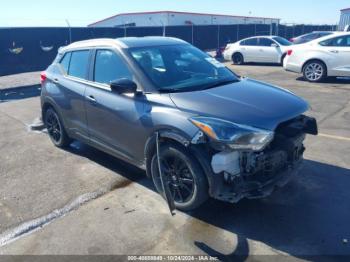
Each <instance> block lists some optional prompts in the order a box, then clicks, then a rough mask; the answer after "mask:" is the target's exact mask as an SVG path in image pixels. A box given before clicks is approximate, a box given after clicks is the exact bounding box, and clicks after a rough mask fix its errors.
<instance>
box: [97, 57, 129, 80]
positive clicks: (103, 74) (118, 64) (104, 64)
mask: <svg viewBox="0 0 350 262" xmlns="http://www.w3.org/2000/svg"><path fill="white" fill-rule="evenodd" d="M121 78H127V79H130V80H132V74H131V73H130V71H129V68H128V66H127V65H126V64H125V62H124V60H122V58H121V57H120V56H119V55H118V54H116V53H115V52H114V51H111V50H97V52H96V60H95V73H94V80H95V82H98V83H103V84H110V83H111V82H112V81H114V80H117V79H121Z"/></svg>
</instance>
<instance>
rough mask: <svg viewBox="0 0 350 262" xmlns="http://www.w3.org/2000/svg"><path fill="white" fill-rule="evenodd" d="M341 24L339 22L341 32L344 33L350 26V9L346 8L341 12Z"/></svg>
mask: <svg viewBox="0 0 350 262" xmlns="http://www.w3.org/2000/svg"><path fill="white" fill-rule="evenodd" d="M340 12H341V15H340V22H339V28H338V30H339V31H343V30H344V29H345V28H346V26H347V25H350V8H345V9H343V10H340Z"/></svg>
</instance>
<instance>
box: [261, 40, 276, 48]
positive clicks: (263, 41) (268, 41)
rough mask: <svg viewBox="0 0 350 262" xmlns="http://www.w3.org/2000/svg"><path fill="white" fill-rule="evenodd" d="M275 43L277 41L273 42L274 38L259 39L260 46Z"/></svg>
mask: <svg viewBox="0 0 350 262" xmlns="http://www.w3.org/2000/svg"><path fill="white" fill-rule="evenodd" d="M274 43H275V42H273V41H272V40H270V39H268V38H260V39H259V46H271V45H272V44H274Z"/></svg>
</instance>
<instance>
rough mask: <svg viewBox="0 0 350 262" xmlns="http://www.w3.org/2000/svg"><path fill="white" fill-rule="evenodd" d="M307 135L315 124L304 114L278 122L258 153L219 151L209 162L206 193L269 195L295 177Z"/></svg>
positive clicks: (231, 197)
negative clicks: (207, 190) (273, 133)
mask: <svg viewBox="0 0 350 262" xmlns="http://www.w3.org/2000/svg"><path fill="white" fill-rule="evenodd" d="M306 134H317V123H316V121H315V120H314V119H312V118H308V117H305V116H301V117H298V118H296V119H293V120H291V121H288V122H285V123H282V124H280V126H279V127H278V128H277V129H276V132H275V137H274V140H273V141H272V142H271V143H270V144H269V146H268V147H267V148H265V149H264V150H263V151H261V152H253V151H251V152H247V151H246V152H243V151H241V152H240V151H233V150H230V149H228V148H226V149H222V150H219V149H218V146H217V145H214V146H213V145H211V148H214V153H213V151H211V152H212V153H211V154H209V158H207V160H209V161H210V171H211V175H210V179H209V194H210V195H211V197H213V198H215V199H219V200H223V201H226V202H231V203H237V202H238V201H240V200H241V199H243V198H248V199H257V198H264V197H266V196H268V195H270V194H271V193H272V192H273V191H274V190H275V189H276V188H278V187H283V186H285V185H286V184H287V183H288V182H289V181H290V180H291V179H292V178H293V177H295V176H296V175H297V174H298V173H299V171H300V169H301V167H302V163H303V154H304V151H305V147H304V144H303V142H304V140H305V137H306Z"/></svg>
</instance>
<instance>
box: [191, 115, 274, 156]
mask: <svg viewBox="0 0 350 262" xmlns="http://www.w3.org/2000/svg"><path fill="white" fill-rule="evenodd" d="M190 121H191V122H192V123H193V124H194V125H195V126H197V127H198V128H199V129H200V130H202V131H203V132H204V133H205V134H206V135H207V136H209V137H210V138H212V139H214V140H216V141H219V142H224V143H227V144H228V145H229V146H230V147H231V148H233V149H236V150H253V151H260V150H263V149H264V148H265V147H266V146H267V145H268V144H269V143H270V142H271V141H272V140H273V136H274V133H273V132H271V131H268V130H262V129H258V128H254V127H250V126H245V125H239V124H235V123H232V122H229V121H225V120H221V119H217V118H211V117H193V118H190Z"/></svg>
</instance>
